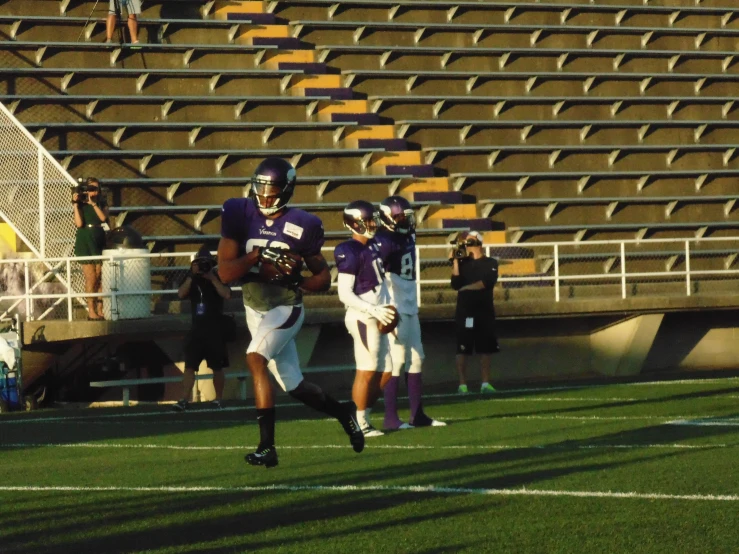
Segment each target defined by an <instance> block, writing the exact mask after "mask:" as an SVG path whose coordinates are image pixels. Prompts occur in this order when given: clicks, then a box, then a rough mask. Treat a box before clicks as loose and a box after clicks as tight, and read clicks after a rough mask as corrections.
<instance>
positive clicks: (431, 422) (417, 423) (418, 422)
mask: <svg viewBox="0 0 739 554" xmlns="http://www.w3.org/2000/svg"><path fill="white" fill-rule="evenodd" d="M412 425H413V427H446V423H444V422H443V421H439V420H438V419H431V418H430V417H429V416H427V415H426V414H421V416H420V417H416V419H415V420H413V424H412Z"/></svg>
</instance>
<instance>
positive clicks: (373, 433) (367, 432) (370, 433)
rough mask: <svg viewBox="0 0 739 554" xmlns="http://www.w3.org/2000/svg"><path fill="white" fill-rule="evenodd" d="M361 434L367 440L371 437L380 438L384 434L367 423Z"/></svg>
mask: <svg viewBox="0 0 739 554" xmlns="http://www.w3.org/2000/svg"><path fill="white" fill-rule="evenodd" d="M362 434H363V435H364V438H365V439H368V438H372V437H381V436H382V435H384V434H385V433H383V432H382V431H380V430H379V429H377V428H375V427H373V426H372V424H371V423H368V424H367V425H365V426H364V427H362Z"/></svg>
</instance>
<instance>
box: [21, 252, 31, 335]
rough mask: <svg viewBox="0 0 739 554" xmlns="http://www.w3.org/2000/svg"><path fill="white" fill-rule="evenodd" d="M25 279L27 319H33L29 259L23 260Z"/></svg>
mask: <svg viewBox="0 0 739 554" xmlns="http://www.w3.org/2000/svg"><path fill="white" fill-rule="evenodd" d="M23 280H24V281H25V285H24V286H25V291H26V292H25V295H26V321H31V291H30V290H29V288H28V284H29V283H30V282H31V277H30V274H29V272H28V260H24V261H23Z"/></svg>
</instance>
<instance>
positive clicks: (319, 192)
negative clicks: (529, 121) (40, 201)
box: [29, 174, 412, 202]
mask: <svg viewBox="0 0 739 554" xmlns="http://www.w3.org/2000/svg"><path fill="white" fill-rule="evenodd" d="M411 177H412V176H411V175H372V174H367V175H317V176H310V175H306V176H302V175H301V176H299V177H298V181H297V182H298V185H301V184H302V185H307V184H311V185H317V189H316V196H317V197H318V199H319V200H320V199H321V198H323V196H324V194H325V193H326V192H328V191H329V190H331V189H333V188H336V187H337V186H339V185H353V184H357V185H359V184H368V183H369V184H373V183H388V189H389V190H388V194H389V195H391V196H392V195H393V194H395V193H396V192H397V190H398V188H399V187H400V184H401V182H402V180H403V179H405V178H411ZM29 184H35V181H34V182H33V183H30V182H29ZM100 184H101V185H102V186H106V187H140V186H165V187H167V192H166V197H167V201H168V202H174V199H175V197H176V195H177V192H178V191H179V190H180V189H181V188H186V187H194V186H205V187H211V186H212V187H216V186H234V185H238V186H244V178H243V177H181V178H178V177H167V178H163V177H133V178H127V179H116V178H108V179H100Z"/></svg>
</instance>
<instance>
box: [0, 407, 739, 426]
mask: <svg viewBox="0 0 739 554" xmlns="http://www.w3.org/2000/svg"><path fill="white" fill-rule="evenodd" d="M199 411H200V412H205V411H206V410H199ZM220 411H223V410H220ZM111 415H112V414H111ZM175 415H177V414H175ZM99 417H103V418H104V417H110V416H99ZM121 417H133V416H128V415H127V414H123V415H122V416H121ZM722 417H723V416H714V415H706V414H700V415H664V416H656V415H643V416H640V415H634V416H564V415H548V416H537V415H500V416H496V417H495V418H494V419H496V420H508V419H519V420H522V419H530V420H572V421H640V420H646V421H662V422H664V423H666V424H673V422H674V421H678V420H701V419H704V418H708V419H715V420H720V419H719V418H722ZM90 419H97V417H96V416H79V417H64V418H53V417H51V418H37V419H11V420H8V421H3V422H2V423H3V424H25V423H68V422H70V421H74V422H76V423H85V424H90V425H131V423H130V422H123V421H84V420H90ZM435 419H438V420H439V421H459V422H464V421H474V420H476V419H477V418H476V417H436V418H435ZM287 421H288V422H290V423H315V422H327V421H329V422H332V423H333V422H335V421H336V420H335V419H333V418H314V419H290V420H287ZM723 421H737V422H739V420H723ZM229 423H233V424H237V425H239V424H240V425H251V424H254V423H255V422H254V421H252V420H248V419H204V420H197V419H190V418H180V419H174V420H168V421H157V422H156V423H155V425H162V424H168V425H206V424H209V425H223V424H229Z"/></svg>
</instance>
